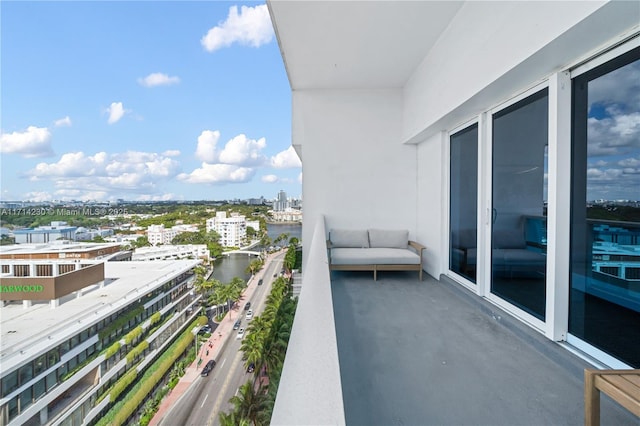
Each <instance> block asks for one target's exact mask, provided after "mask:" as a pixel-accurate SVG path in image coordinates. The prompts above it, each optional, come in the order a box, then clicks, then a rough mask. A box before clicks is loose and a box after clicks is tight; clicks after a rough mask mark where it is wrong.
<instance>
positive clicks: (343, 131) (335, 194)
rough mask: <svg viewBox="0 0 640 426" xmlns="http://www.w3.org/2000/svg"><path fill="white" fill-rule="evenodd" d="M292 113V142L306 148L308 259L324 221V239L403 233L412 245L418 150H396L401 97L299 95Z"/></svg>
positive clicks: (384, 92)
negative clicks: (338, 232)
mask: <svg viewBox="0 0 640 426" xmlns="http://www.w3.org/2000/svg"><path fill="white" fill-rule="evenodd" d="M293 111H294V115H293V129H294V141H295V143H296V144H297V145H302V146H303V152H302V159H303V164H304V178H303V184H302V188H303V189H302V190H303V193H304V194H306V195H305V201H304V202H305V205H304V213H303V214H304V219H303V224H304V225H303V234H302V241H303V244H304V245H305V246H304V250H305V252H306V250H308V246H307V244H308V243H309V242H310V241H311V239H312V238H311V237H312V232H313V229H314V227H315V222H316V221H317V220H318V219H319V218H320V216H321V215H322V214H325V215H326V225H327V231H330V230H331V228H338V227H339V228H352V229H355V228H359V229H364V228H372V227H379V228H391V229H394V228H395V229H402V228H406V229H409V230H410V236H411V237H412V238H415V232H416V226H417V225H416V224H417V221H416V208H417V167H416V146H414V145H399V143H398V142H399V140H400V137H401V124H402V93H401V90H400V89H380V90H366V89H363V90H321V89H318V90H297V91H294V92H293ZM298 149H299V150H300V147H298Z"/></svg>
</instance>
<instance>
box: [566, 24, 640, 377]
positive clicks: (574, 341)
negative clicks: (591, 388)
mask: <svg viewBox="0 0 640 426" xmlns="http://www.w3.org/2000/svg"><path fill="white" fill-rule="evenodd" d="M638 47H640V36H638V35H636V36H634V37H633V38H631V39H630V40H627V41H625V42H624V43H621V44H619V45H617V46H615V47H613V48H611V49H609V50H607V51H605V52H604V53H602V54H599V55H597V56H595V57H592V58H590V59H589V60H587V61H584V62H582V63H580V64H579V65H577V66H575V67H573V68H572V69H571V70H570V71H569V72H568V73H567V74H568V77H569V86H570V87H571V83H572V82H573V79H574V78H576V77H579V76H581V75H583V74H585V73H587V72H589V71H591V70H593V69H595V68H597V67H599V66H600V65H603V64H605V63H607V62H609V61H611V60H614V59H616V58H617V57H619V56H621V55H624V54H625V53H628V52H630V51H631V50H633V49H636V48H638ZM573 107H574V105H573V101H572V100H571V103H570V108H571V110H573ZM571 124H572V125H573V122H572V123H571ZM571 146H573V138H571ZM569 223H571V218H569ZM570 262H571V260H570V259H567V267H569V266H570ZM569 285H570V279H569V273H567V293H568V291H569ZM568 316H569V299H568V295H567V325H566V339H565V340H566V341H567V343H568V344H570V345H571V346H573V347H575V348H577V349H579V350H580V351H582V352H584V353H585V354H587V355H589V356H591V357H593V358H595V359H596V360H598V361H600V362H602V363H604V364H605V366H606V367H609V368H617V369H628V368H631V367H630V366H629V365H627V364H626V363H624V362H623V361H620V360H619V359H617V358H615V357H613V356H611V355H609V354H608V353H606V352H604V351H602V350H600V349H598V348H597V347H596V346H593V345H592V344H590V343H588V342H586V341H585V340H582V339H581V338H579V337H578V336H575V335H573V334H570V333H569V331H568V329H569V327H568Z"/></svg>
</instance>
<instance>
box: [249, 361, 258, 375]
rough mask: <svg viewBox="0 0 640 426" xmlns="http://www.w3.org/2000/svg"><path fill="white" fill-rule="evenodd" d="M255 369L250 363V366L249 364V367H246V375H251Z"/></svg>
mask: <svg viewBox="0 0 640 426" xmlns="http://www.w3.org/2000/svg"><path fill="white" fill-rule="evenodd" d="M255 369H256V365H255V364H254V363H253V362H252V363H251V364H249V367H247V373H253V372H254V371H255Z"/></svg>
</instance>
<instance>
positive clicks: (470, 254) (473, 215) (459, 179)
mask: <svg viewBox="0 0 640 426" xmlns="http://www.w3.org/2000/svg"><path fill="white" fill-rule="evenodd" d="M450 157H451V166H450V179H449V181H450V189H449V194H450V195H449V228H450V233H449V238H450V245H449V246H450V251H449V269H451V270H452V271H453V272H455V273H457V274H459V275H462V276H463V277H465V278H467V279H469V280H470V281H471V282H473V283H474V284H475V282H476V269H477V252H478V249H477V238H478V230H477V219H478V213H477V211H478V125H477V124H473V125H471V126H469V127H467V128H465V129H463V130H460V131H459V132H457V133H455V134H453V135H451V138H450Z"/></svg>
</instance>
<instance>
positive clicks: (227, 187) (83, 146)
mask: <svg viewBox="0 0 640 426" xmlns="http://www.w3.org/2000/svg"><path fill="white" fill-rule="evenodd" d="M0 13H1V34H0V35H1V46H0V47H1V50H2V58H1V61H2V62H1V88H0V89H1V99H0V100H1V112H0V118H1V122H0V130H1V136H0V137H1V139H0V148H1V155H2V156H1V166H2V167H1V169H2V170H1V178H2V182H1V190H2V193H1V197H0V198H1V199H2V200H5V201H7V200H32V201H49V200H80V201H88V200H100V201H101V200H116V199H126V200H201V199H207V200H219V199H233V198H240V199H244V198H251V197H260V196H264V197H265V198H274V197H275V196H276V194H277V193H278V191H279V190H281V189H283V190H285V191H286V192H287V194H288V195H289V196H294V197H299V196H300V194H301V192H302V191H301V179H302V169H301V165H300V161H299V159H298V158H297V156H296V155H295V151H293V148H291V95H290V88H289V84H288V81H287V76H286V73H285V70H284V65H283V62H282V58H281V56H280V53H279V49H278V45H277V42H276V39H275V35H274V33H273V29H272V27H271V21H270V19H269V15H268V10H267V7H266V5H264V3H249V2H213V1H206V2H205V1H194V2H187V1H180V2H167V1H154V2H151V1H138V2H125V1H112V2H89V1H87V2H75V1H73V2H72V1H68V2H66V1H63V2H30V1H29V2H11V1H2V3H1V4H0Z"/></svg>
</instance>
